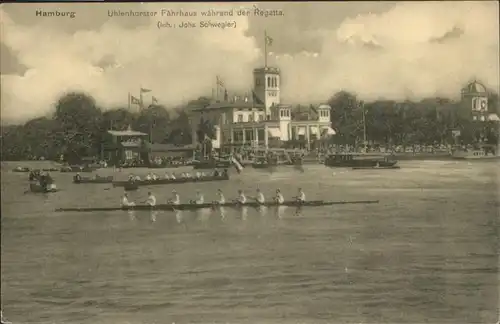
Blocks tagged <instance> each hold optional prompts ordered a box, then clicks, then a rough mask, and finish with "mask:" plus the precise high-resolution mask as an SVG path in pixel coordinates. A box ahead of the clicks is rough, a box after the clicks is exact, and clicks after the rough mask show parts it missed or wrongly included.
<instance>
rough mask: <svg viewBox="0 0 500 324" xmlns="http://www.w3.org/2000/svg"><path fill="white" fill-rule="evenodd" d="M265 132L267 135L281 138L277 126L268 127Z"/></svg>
mask: <svg viewBox="0 0 500 324" xmlns="http://www.w3.org/2000/svg"><path fill="white" fill-rule="evenodd" d="M267 133H268V135H269V137H277V138H281V131H280V130H279V128H269V129H268V130H267Z"/></svg>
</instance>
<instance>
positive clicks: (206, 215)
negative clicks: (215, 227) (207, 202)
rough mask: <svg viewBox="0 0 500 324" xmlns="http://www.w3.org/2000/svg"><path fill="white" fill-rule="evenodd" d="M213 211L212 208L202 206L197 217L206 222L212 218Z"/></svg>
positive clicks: (197, 212)
mask: <svg viewBox="0 0 500 324" xmlns="http://www.w3.org/2000/svg"><path fill="white" fill-rule="evenodd" d="M211 213H212V208H202V209H198V210H197V211H196V216H197V217H196V218H198V219H199V220H201V221H202V222H203V223H206V222H208V221H209V220H210V214H211Z"/></svg>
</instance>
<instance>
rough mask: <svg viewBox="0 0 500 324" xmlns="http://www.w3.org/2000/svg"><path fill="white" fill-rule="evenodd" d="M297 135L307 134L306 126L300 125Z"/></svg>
mask: <svg viewBox="0 0 500 324" xmlns="http://www.w3.org/2000/svg"><path fill="white" fill-rule="evenodd" d="M297 135H306V128H305V127H298V129H297Z"/></svg>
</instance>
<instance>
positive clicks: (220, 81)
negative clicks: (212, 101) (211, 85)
mask: <svg viewBox="0 0 500 324" xmlns="http://www.w3.org/2000/svg"><path fill="white" fill-rule="evenodd" d="M217 85H218V86H219V87H224V81H222V79H221V78H220V76H217Z"/></svg>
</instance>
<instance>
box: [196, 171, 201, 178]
mask: <svg viewBox="0 0 500 324" xmlns="http://www.w3.org/2000/svg"><path fill="white" fill-rule="evenodd" d="M196 178H197V179H199V178H201V172H199V171H198V172H196Z"/></svg>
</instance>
